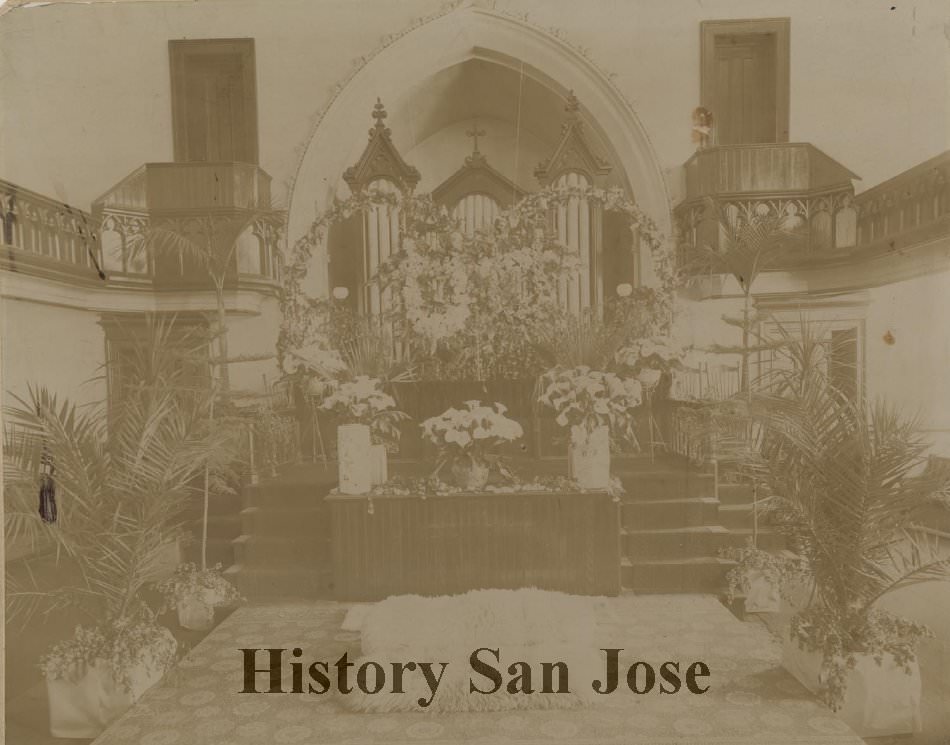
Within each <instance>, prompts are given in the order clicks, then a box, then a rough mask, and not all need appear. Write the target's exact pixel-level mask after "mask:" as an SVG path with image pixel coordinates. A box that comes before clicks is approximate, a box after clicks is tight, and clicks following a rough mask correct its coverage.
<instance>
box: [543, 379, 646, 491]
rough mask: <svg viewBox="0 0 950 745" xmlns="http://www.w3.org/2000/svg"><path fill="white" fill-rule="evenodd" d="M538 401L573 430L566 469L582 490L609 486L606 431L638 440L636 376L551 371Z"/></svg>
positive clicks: (639, 389)
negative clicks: (625, 376)
mask: <svg viewBox="0 0 950 745" xmlns="http://www.w3.org/2000/svg"><path fill="white" fill-rule="evenodd" d="M541 389H542V393H541V397H540V401H541V403H542V404H544V405H546V406H550V407H551V408H552V409H554V411H555V412H556V413H557V418H556V421H557V423H558V424H559V425H560V426H562V427H570V428H571V440H570V447H569V449H568V469H569V473H570V475H571V477H572V478H573V479H574V480H576V481H577V483H578V485H579V486H580V487H581V488H582V489H607V488H608V487H609V486H610V433H611V431H613V432H614V433H615V434H616V435H618V436H621V437H623V438H625V439H628V440H630V441H632V442H636V436H635V434H634V431H633V410H634V409H635V408H636V407H638V406H639V405H640V403H641V401H642V386H641V384H640V381H638V380H636V379H635V378H621V377H619V376H618V375H615V374H614V373H608V372H601V371H599V370H591V369H590V368H589V367H586V366H584V365H581V366H578V367H572V368H564V367H555V368H553V369H551V370H548V372H546V373H545V374H544V375H543V376H542V377H541Z"/></svg>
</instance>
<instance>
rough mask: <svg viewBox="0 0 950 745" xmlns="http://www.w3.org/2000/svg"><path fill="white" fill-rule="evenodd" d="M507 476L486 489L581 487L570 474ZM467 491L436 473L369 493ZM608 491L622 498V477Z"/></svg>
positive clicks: (398, 478) (504, 491)
mask: <svg viewBox="0 0 950 745" xmlns="http://www.w3.org/2000/svg"><path fill="white" fill-rule="evenodd" d="M506 476H507V478H506V480H505V482H504V483H500V484H489V485H488V486H486V487H485V491H486V492H488V493H489V494H524V493H537V492H551V493H554V492H558V493H564V492H571V491H578V490H579V489H580V487H579V486H578V485H577V483H576V482H574V481H572V480H571V479H569V478H568V477H566V476H555V475H544V474H541V475H539V474H532V475H531V476H530V477H529V478H525V477H522V476H519V475H518V474H515V473H513V472H511V471H508V472H507V473H506ZM464 491H465V489H464V488H462V487H459V486H454V485H452V484H449V483H446V482H445V481H442V480H441V479H439V478H437V477H433V476H428V477H415V478H410V477H405V476H395V477H393V478H391V479H390V480H389V481H387V482H386V483H385V484H379V485H377V486H374V487H373V489H372V491H371V492H370V494H369V496H370V497H379V498H385V497H406V496H419V497H422V498H423V499H425V498H426V497H430V496H445V495H449V494H459V493H462V492H464ZM608 492H609V493H610V494H611V495H613V496H614V497H616V498H618V499H619V498H620V497H621V496H622V495H623V494H624V488H623V485H622V484H621V482H620V479H618V478H616V477H614V478H613V479H612V480H611V484H610V488H609V489H608Z"/></svg>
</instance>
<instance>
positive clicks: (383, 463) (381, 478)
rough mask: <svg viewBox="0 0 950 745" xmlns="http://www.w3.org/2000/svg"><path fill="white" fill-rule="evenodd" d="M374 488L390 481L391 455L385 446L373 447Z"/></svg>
mask: <svg viewBox="0 0 950 745" xmlns="http://www.w3.org/2000/svg"><path fill="white" fill-rule="evenodd" d="M371 450H372V456H371V457H372V463H373V486H376V485H377V484H385V483H386V482H387V481H389V454H388V453H387V452H386V446H385V445H372V446H371Z"/></svg>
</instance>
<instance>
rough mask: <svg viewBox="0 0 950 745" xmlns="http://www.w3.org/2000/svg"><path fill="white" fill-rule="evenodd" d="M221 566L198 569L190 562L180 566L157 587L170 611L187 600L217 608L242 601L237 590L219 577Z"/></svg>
mask: <svg viewBox="0 0 950 745" xmlns="http://www.w3.org/2000/svg"><path fill="white" fill-rule="evenodd" d="M221 569H222V566H221V564H216V565H215V566H213V567H210V568H208V569H198V567H197V565H195V564H194V563H192V562H188V563H185V564H181V565H179V566H178V568H177V569H175V573H174V574H173V575H172V576H171V577H169V578H168V579H167V580H165V581H164V582H162V583H161V584H160V585H159V586H158V590H159V592H161V593H162V596H163V597H164V598H165V604H166V607H167V608H168V609H170V610H175V609H176V608H178V606H179V604H180V603H181V602H183V601H184V600H186V599H188V598H196V597H197V598H199V599H201V600H202V601H203V602H204V603H206V604H207V605H211V606H218V605H227V604H228V603H233V602H237V601H240V600H243V599H244V598H243V597H242V596H241V593H240V592H238V590H237V588H236V587H235V586H234V585H232V584H231V583H230V582H228V581H227V580H226V579H225V578H224V577H223V576H222V575H221Z"/></svg>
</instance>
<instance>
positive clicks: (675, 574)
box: [621, 556, 735, 593]
mask: <svg viewBox="0 0 950 745" xmlns="http://www.w3.org/2000/svg"><path fill="white" fill-rule="evenodd" d="M733 566H735V562H732V561H727V560H726V559H719V558H716V557H711V556H704V557H698V558H688V559H658V560H649V561H642V560H637V561H631V560H629V559H624V560H623V561H622V562H621V581H622V584H623V586H624V587H625V588H626V589H628V590H633V591H634V592H639V593H673V592H703V593H717V592H719V591H720V590H721V589H722V586H723V584H724V582H725V576H726V573H727V572H728V571H729V569H730V568H732V567H733Z"/></svg>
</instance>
